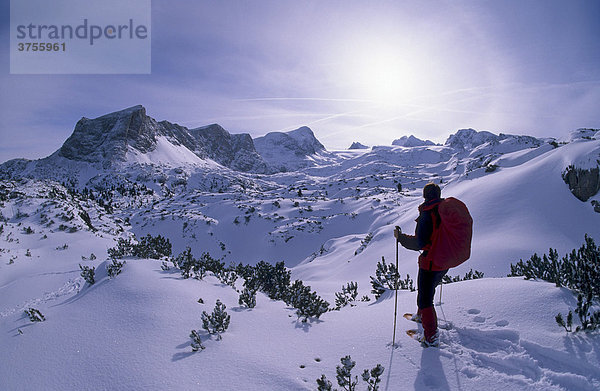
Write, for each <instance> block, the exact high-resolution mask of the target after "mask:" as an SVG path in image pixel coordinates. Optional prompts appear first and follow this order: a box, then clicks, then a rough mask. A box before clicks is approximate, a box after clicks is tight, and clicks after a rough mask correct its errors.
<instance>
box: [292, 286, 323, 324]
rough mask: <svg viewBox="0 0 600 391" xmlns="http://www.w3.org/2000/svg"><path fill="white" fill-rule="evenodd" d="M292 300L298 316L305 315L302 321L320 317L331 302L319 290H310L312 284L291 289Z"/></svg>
mask: <svg viewBox="0 0 600 391" xmlns="http://www.w3.org/2000/svg"><path fill="white" fill-rule="evenodd" d="M290 296H291V297H293V298H291V299H290V302H292V303H293V307H294V308H296V315H298V318H301V317H304V319H302V322H307V321H308V318H317V319H318V318H319V317H320V316H321V315H322V314H324V313H325V312H327V311H328V310H329V303H328V302H327V301H325V300H323V299H322V298H321V297H320V296H319V295H318V294H317V292H313V291H311V290H310V286H304V285H302V287H301V288H299V289H297V290H295V292H294V291H290Z"/></svg>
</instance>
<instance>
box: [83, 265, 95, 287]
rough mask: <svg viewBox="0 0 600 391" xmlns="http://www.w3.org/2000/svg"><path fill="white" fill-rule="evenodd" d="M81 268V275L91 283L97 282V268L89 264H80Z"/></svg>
mask: <svg viewBox="0 0 600 391" xmlns="http://www.w3.org/2000/svg"><path fill="white" fill-rule="evenodd" d="M79 269H81V277H83V279H84V280H85V281H86V282H87V283H88V284H90V285H94V283H96V268H95V267H89V266H81V264H80V265H79Z"/></svg>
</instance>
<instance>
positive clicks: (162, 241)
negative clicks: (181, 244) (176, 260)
mask: <svg viewBox="0 0 600 391" xmlns="http://www.w3.org/2000/svg"><path fill="white" fill-rule="evenodd" d="M171 248H172V246H171V242H170V241H169V239H167V238H165V237H163V236H161V235H157V236H156V237H153V236H152V235H150V234H148V235H146V236H144V237H142V238H141V239H140V240H139V243H138V244H137V245H135V247H134V249H135V253H134V255H135V256H138V257H140V258H152V259H160V258H162V257H170V256H171Z"/></svg>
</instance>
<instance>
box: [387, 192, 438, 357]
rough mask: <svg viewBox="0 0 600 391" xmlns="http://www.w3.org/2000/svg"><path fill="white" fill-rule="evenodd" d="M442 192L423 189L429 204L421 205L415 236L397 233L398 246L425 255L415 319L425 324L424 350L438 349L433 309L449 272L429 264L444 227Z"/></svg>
mask: <svg viewBox="0 0 600 391" xmlns="http://www.w3.org/2000/svg"><path fill="white" fill-rule="evenodd" d="M441 194H442V191H441V189H440V187H439V186H438V185H436V184H435V183H428V184H427V185H425V187H424V188H423V198H424V199H425V202H423V203H422V204H421V205H419V217H418V218H417V220H416V221H417V227H416V228H415V234H414V235H406V234H403V233H401V232H400V231H399V230H397V229H396V230H395V231H394V236H395V237H396V239H397V240H398V242H399V243H400V244H401V245H402V246H403V247H405V248H407V249H409V250H417V251H421V255H419V274H418V276H417V289H418V293H417V307H418V311H417V313H416V314H415V316H414V317H413V320H415V321H417V322H418V321H421V324H422V325H423V331H424V337H423V339H422V340H421V343H422V344H423V345H424V346H438V345H439V334H438V328H437V315H436V313H435V307H434V306H433V297H434V295H435V288H436V287H437V286H438V285H439V284H440V283H441V282H442V278H443V277H444V276H445V275H446V273H447V272H448V269H445V270H439V268H437V267H436V266H435V265H434V264H433V262H432V261H428V260H426V257H427V251H428V250H429V249H430V248H431V239H432V236H433V233H434V230H436V229H437V228H438V226H439V223H440V216H439V213H438V205H439V204H440V202H442V200H443V199H442V198H441Z"/></svg>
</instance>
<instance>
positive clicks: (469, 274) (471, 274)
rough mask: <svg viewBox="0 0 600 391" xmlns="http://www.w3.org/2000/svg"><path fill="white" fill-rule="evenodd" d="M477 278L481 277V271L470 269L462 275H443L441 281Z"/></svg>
mask: <svg viewBox="0 0 600 391" xmlns="http://www.w3.org/2000/svg"><path fill="white" fill-rule="evenodd" d="M479 278H483V272H480V271H477V270H475V271H473V269H470V270H469V271H468V272H467V273H465V275H464V277H461V276H454V277H452V276H449V275H447V274H446V275H445V276H444V277H443V278H442V283H443V284H450V283H453V282H460V281H466V280H477V279H479Z"/></svg>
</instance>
